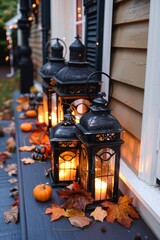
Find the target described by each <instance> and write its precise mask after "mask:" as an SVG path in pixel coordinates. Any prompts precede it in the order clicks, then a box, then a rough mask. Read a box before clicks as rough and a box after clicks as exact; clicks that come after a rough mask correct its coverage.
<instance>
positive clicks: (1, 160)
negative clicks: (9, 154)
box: [0, 159, 6, 168]
mask: <svg viewBox="0 0 160 240" xmlns="http://www.w3.org/2000/svg"><path fill="white" fill-rule="evenodd" d="M5 161H6V159H0V168H3V166H4V163H5Z"/></svg>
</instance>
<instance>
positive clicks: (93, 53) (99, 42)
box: [83, 0, 105, 71]
mask: <svg viewBox="0 0 160 240" xmlns="http://www.w3.org/2000/svg"><path fill="white" fill-rule="evenodd" d="M104 3H105V0H83V5H84V7H85V21H86V23H85V46H86V60H87V61H88V62H89V63H90V66H91V67H92V68H94V70H95V71H101V70H102V50H103V27H104Z"/></svg>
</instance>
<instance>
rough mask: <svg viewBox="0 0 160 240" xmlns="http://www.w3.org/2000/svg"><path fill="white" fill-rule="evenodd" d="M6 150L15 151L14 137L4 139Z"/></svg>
mask: <svg viewBox="0 0 160 240" xmlns="http://www.w3.org/2000/svg"><path fill="white" fill-rule="evenodd" d="M6 150H7V151H8V152H15V150H16V141H15V139H14V137H10V138H8V139H7V141H6Z"/></svg>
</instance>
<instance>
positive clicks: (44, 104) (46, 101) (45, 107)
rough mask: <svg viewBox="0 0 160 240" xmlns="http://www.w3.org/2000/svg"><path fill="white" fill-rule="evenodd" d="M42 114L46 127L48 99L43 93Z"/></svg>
mask: <svg viewBox="0 0 160 240" xmlns="http://www.w3.org/2000/svg"><path fill="white" fill-rule="evenodd" d="M43 114H44V122H45V124H46V125H47V126H48V114H49V113H48V98H47V94H46V93H45V92H44V91H43Z"/></svg>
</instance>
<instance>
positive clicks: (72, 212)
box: [64, 208, 85, 218]
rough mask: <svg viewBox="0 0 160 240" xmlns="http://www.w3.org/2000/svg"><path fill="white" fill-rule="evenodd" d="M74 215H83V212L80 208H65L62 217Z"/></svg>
mask: <svg viewBox="0 0 160 240" xmlns="http://www.w3.org/2000/svg"><path fill="white" fill-rule="evenodd" d="M74 216H85V213H84V212H83V211H82V210H77V209H74V208H71V209H66V211H65V213H64V217H68V218H69V217H74Z"/></svg>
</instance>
